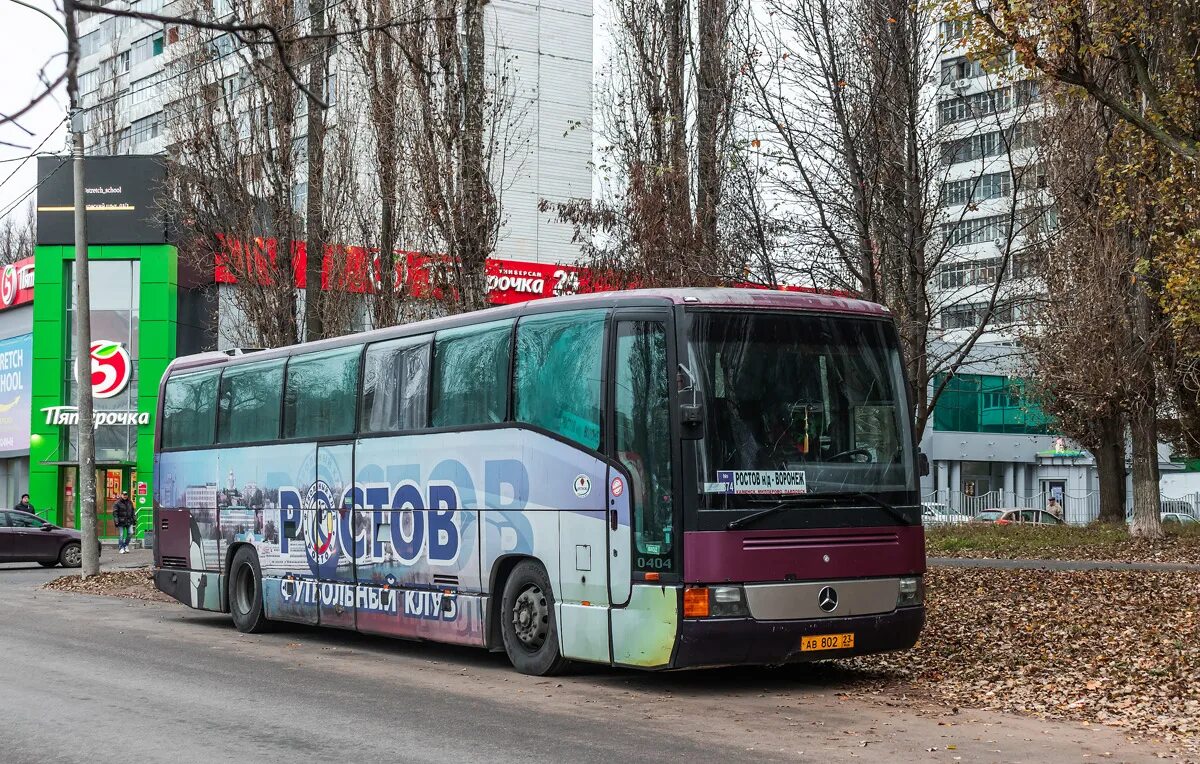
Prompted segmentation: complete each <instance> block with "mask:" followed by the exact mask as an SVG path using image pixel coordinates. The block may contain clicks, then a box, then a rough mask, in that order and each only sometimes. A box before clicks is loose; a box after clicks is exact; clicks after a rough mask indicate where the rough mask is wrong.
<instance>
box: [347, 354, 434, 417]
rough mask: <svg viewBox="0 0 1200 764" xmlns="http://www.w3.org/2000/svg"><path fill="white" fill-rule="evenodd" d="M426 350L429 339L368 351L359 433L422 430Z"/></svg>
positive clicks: (425, 405) (425, 406)
mask: <svg viewBox="0 0 1200 764" xmlns="http://www.w3.org/2000/svg"><path fill="white" fill-rule="evenodd" d="M429 349H430V348H429V338H428V337H406V338H404V339H400V340H394V341H392V342H380V343H377V344H375V345H371V346H369V347H368V348H367V357H366V360H365V362H364V363H363V394H362V418H361V420H360V421H359V429H360V430H362V431H363V432H389V431H392V430H416V429H420V428H421V427H424V426H425V423H426V411H427V410H428V407H429Z"/></svg>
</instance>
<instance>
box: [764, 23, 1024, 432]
mask: <svg viewBox="0 0 1200 764" xmlns="http://www.w3.org/2000/svg"><path fill="white" fill-rule="evenodd" d="M934 29H935V19H934V17H933V15H932V11H931V10H929V9H927V8H925V7H924V6H919V5H917V6H914V5H912V4H911V3H907V2H904V1H903V0H884V1H883V2H873V1H872V2H868V0H800V1H799V2H783V1H782V0H767V2H766V4H765V8H764V12H763V13H761V14H758V15H757V16H756V18H755V23H754V24H753V26H752V27H751V29H750V30H749V33H748V34H747V36H746V37H745V39H744V44H743V46H742V50H743V54H744V63H743V65H742V72H743V74H744V79H745V81H746V85H745V87H746V92H747V95H746V100H745V103H746V109H747V112H748V113H749V115H750V116H751V117H752V118H753V119H755V120H756V121H757V124H758V126H759V130H760V135H761V136H762V139H761V141H758V145H757V146H756V147H755V150H756V151H757V152H759V153H761V155H762V156H763V158H764V167H765V168H766V171H765V173H764V180H763V182H764V184H765V185H766V190H765V191H764V192H763V193H764V194H765V195H766V196H767V197H768V198H772V199H775V200H778V201H779V204H778V205H777V206H776V210H777V212H778V214H779V216H780V223H781V224H784V225H787V226H788V227H789V228H790V231H791V236H789V237H780V240H781V241H785V242H786V244H785V245H784V246H782V247H781V248H780V249H779V250H778V251H776V252H775V253H773V259H774V261H775V266H774V270H775V271H776V272H777V273H780V274H783V275H785V276H790V277H792V278H795V277H804V278H806V279H809V280H813V281H816V282H818V283H826V284H832V285H834V286H839V287H841V288H845V289H849V290H852V291H855V292H857V293H859V294H861V295H863V297H865V298H866V299H869V300H873V301H876V302H880V303H883V304H885V305H887V306H888V307H890V308H891V309H892V311H893V314H894V315H895V317H896V321H897V324H898V326H899V331H900V335H901V342H902V346H903V349H904V354H905V361H906V363H907V365H908V371H909V378H910V379H911V380H912V383H913V398H914V411H913V417H914V420H915V422H916V425H917V429H918V431H919V432H920V431H923V430H924V429H925V426H926V424H927V423H928V421H929V418H930V416H931V415H932V413H933V410H934V407H935V405H936V403H937V399H938V397H939V396H940V395H941V393H942V391H943V390H944V389H945V388H946V385H947V384H948V382H949V380H950V379H951V378H952V377H953V375H954V374H955V373H956V372H957V371H958V369H959V368H960V366H961V365H962V364H963V363H964V362H966V361H967V359H968V358H969V357H970V356H971V353H972V351H973V350H974V348H975V345H976V344H977V343H978V341H979V340H980V338H981V337H983V336H984V334H985V332H987V331H988V330H990V329H991V328H992V327H993V326H994V325H995V324H996V323H997V322H998V321H1001V320H1005V321H1006V320H1011V317H1012V315H1013V313H1012V311H1013V307H1014V304H1015V303H1016V302H1017V301H1018V300H1019V299H1020V298H1021V290H1019V289H1016V288H1013V285H1012V284H1011V283H1010V277H1011V274H1012V262H1013V258H1014V256H1015V255H1017V254H1018V253H1019V252H1020V251H1021V250H1022V248H1024V247H1026V246H1029V243H1030V239H1031V237H1032V236H1033V235H1034V234H1036V232H1037V230H1038V229H1037V227H1036V223H1037V220H1038V218H1039V216H1040V212H1039V207H1040V206H1041V205H1042V202H1041V201H1040V200H1039V199H1038V198H1037V195H1036V194H1034V193H1032V192H1033V191H1034V190H1035V189H1034V188H1033V185H1034V183H1033V178H1034V177H1035V173H1034V171H1033V169H1032V167H1033V161H1032V159H1031V158H1030V156H1029V154H1030V147H1031V146H1032V145H1033V144H1034V142H1035V140H1034V139H1035V137H1036V133H1035V126H1033V125H1031V123H1030V122H1029V119H1030V114H1031V113H1033V112H1035V110H1036V107H1035V104H1034V101H1035V100H1036V99H1035V98H1034V96H1035V95H1036V91H1035V90H1031V89H1030V88H1029V86H1028V85H1027V84H1025V83H1021V82H1012V81H1008V80H1004V79H1002V78H1001V77H1000V76H999V75H997V76H995V77H993V80H992V81H993V83H994V87H993V89H992V90H989V91H988V92H987V93H985V94H983V95H982V96H981V97H980V98H975V99H966V98H960V97H956V96H953V95H950V96H945V95H941V96H939V94H938V92H937V89H936V87H931V85H936V84H937V83H938V82H939V81H940V79H941V77H940V72H939V71H938V68H937V61H938V56H939V53H940V49H938V48H937V47H931V46H930V45H929V44H928V41H929V40H930V39H935V37H936V36H935V32H934ZM964 162H970V163H971V164H970V165H967V166H970V167H971V173H972V175H971V176H968V177H966V178H959V177H955V178H953V180H952V178H951V176H950V175H949V172H950V169H949V168H950V166H951V165H953V164H957V165H958V166H959V167H962V166H964V165H963V163H964ZM989 173H998V174H1003V183H1002V184H1001V185H1002V188H1001V190H1002V191H1003V193H990V192H989V194H988V195H986V196H985V195H984V194H982V193H980V187H981V182H982V179H983V177H984V176H985V175H987V174H989ZM952 182H953V184H954V185H953V186H951V183H952ZM985 207H986V208H987V209H988V210H990V211H991V212H992V213H993V214H992V215H990V216H989V219H988V220H987V221H985V222H986V229H985V227H984V223H983V222H980V221H973V220H968V219H967V216H968V214H969V213H971V212H974V211H976V210H979V209H981V208H985ZM983 230H988V231H992V233H991V234H989V235H988V236H987V240H986V241H978V239H979V237H980V235H981V231H983ZM975 244H985V245H988V246H994V251H995V255H994V256H989V257H986V258H978V259H976V258H964V257H963V256H961V255H960V254H959V248H960V247H961V246H964V245H975ZM962 307H967V308H969V316H968V318H970V319H971V320H969V321H964V322H963V325H962V326H950V327H947V326H946V318H947V316H949V315H951V314H953V313H954V311H955V310H961V309H962ZM939 318H940V319H941V322H942V326H941V327H940V328H941V331H940V332H939V331H938V329H939V326H938V323H939Z"/></svg>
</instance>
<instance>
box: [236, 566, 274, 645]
mask: <svg viewBox="0 0 1200 764" xmlns="http://www.w3.org/2000/svg"><path fill="white" fill-rule="evenodd" d="M227 593H228V595H229V614H230V615H232V616H233V625H234V626H235V627H236V628H237V630H238V631H240V632H243V633H245V634H259V633H262V632H264V631H266V630H267V629H268V628H269V625H270V621H268V620H267V616H266V613H264V612H263V588H262V569H261V568H260V567H259V564H258V554H257V553H256V552H255V551H254V549H253V547H250V546H241V547H239V548H238V550H237V552H236V553H235V554H234V555H233V564H232V565H230V566H229V589H228V592H227Z"/></svg>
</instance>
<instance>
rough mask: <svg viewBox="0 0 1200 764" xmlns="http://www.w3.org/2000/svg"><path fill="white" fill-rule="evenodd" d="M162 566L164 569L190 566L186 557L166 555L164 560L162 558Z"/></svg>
mask: <svg viewBox="0 0 1200 764" xmlns="http://www.w3.org/2000/svg"><path fill="white" fill-rule="evenodd" d="M162 566H163V567H164V568H187V566H188V564H187V558H186V557H169V556H167V555H165V554H164V555H163V558H162Z"/></svg>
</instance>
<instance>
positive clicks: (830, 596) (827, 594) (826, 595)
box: [817, 586, 838, 613]
mask: <svg viewBox="0 0 1200 764" xmlns="http://www.w3.org/2000/svg"><path fill="white" fill-rule="evenodd" d="M837 605H838V600H837V590H836V589H834V588H833V587H832V586H826V587H825V588H824V589H822V590H821V591H820V593H819V594H817V607H819V608H821V609H822V610H824V611H825V612H826V613H832V612H833V611H835V610H837Z"/></svg>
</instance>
